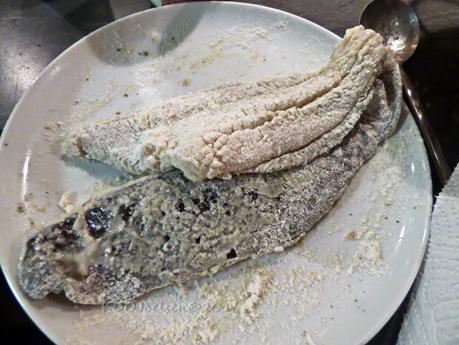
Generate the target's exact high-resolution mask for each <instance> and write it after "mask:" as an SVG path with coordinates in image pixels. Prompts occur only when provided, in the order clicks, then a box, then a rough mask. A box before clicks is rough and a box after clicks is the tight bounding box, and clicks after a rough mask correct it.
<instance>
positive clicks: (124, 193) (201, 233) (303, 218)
mask: <svg viewBox="0 0 459 345" xmlns="http://www.w3.org/2000/svg"><path fill="white" fill-rule="evenodd" d="M381 71H382V73H380V74H379V75H378V79H376V80H375V81H374V82H373V84H372V87H371V95H372V97H371V100H370V101H369V105H368V106H367V107H366V110H365V111H364V112H363V115H362V116H361V117H360V119H359V120H358V121H357V122H356V123H355V124H354V125H353V126H352V128H351V129H350V130H349V133H348V134H347V135H345V136H344V137H343V138H342V140H340V141H339V143H338V144H337V145H334V147H333V148H330V149H329V150H328V151H327V153H326V154H323V155H319V156H316V157H314V158H313V159H312V160H310V161H309V162H307V163H304V162H305V160H303V163H302V164H299V163H298V162H300V161H301V157H302V154H303V153H304V152H303V153H301V152H300V153H299V154H298V157H300V158H298V159H297V163H296V164H294V165H295V166H292V167H289V168H288V169H282V170H280V171H275V172H272V173H252V174H250V173H247V174H241V175H237V176H234V177H233V178H232V179H230V180H221V179H213V180H206V181H201V182H193V181H190V180H189V179H187V178H185V177H184V176H183V175H182V173H181V172H180V171H178V170H174V171H170V172H167V173H163V174H161V175H150V176H146V177H142V178H140V179H137V180H135V181H133V182H130V183H128V184H126V185H124V186H121V187H119V188H116V189H113V190H111V191H109V192H107V193H105V194H103V195H101V196H99V197H96V198H94V199H91V200H89V201H88V202H86V203H85V204H84V205H82V207H81V209H80V210H79V211H78V212H76V213H74V214H72V215H71V216H69V217H67V218H66V219H64V220H62V221H59V222H57V223H55V224H52V225H49V226H47V227H45V228H43V229H42V230H40V231H39V232H38V233H37V234H35V235H34V236H32V237H31V238H30V239H29V240H28V241H27V242H26V245H25V249H24V254H23V256H22V258H21V260H20V262H19V267H18V277H19V282H20V285H21V286H22V288H23V289H24V290H25V291H26V292H27V294H28V295H29V296H31V297H32V298H44V297H45V296H46V295H48V294H50V293H61V292H64V293H65V295H66V296H67V297H68V298H69V299H70V300H71V301H73V302H75V303H82V304H105V303H126V302H129V301H130V300H132V299H134V298H136V297H138V296H141V295H143V294H145V293H147V292H149V291H151V290H154V289H157V288H161V287H164V286H167V285H170V284H175V283H178V282H183V281H187V280H190V279H195V278H198V277H201V276H205V275H210V274H214V273H216V272H218V271H220V270H222V269H224V268H225V267H228V266H230V265H233V264H235V263H237V262H239V261H241V260H245V259H248V258H254V257H258V256H261V255H265V254H268V253H272V252H277V251H281V250H283V249H285V248H287V247H289V246H291V245H293V244H295V243H296V242H297V241H298V240H299V239H301V238H302V237H303V236H304V235H305V234H306V232H307V231H308V230H309V229H311V227H312V226H313V225H314V224H315V223H316V222H317V221H319V220H320V219H321V218H322V217H323V216H324V215H325V214H326V213H327V212H328V211H329V210H330V209H331V208H332V207H333V205H334V203H335V202H336V201H337V200H338V199H339V198H340V196H341V195H342V194H343V192H344V190H345V188H346V186H347V184H348V183H349V181H350V180H351V179H352V177H353V176H354V175H355V174H356V173H357V171H358V170H359V168H360V167H361V166H362V164H364V162H365V161H366V160H368V159H370V158H371V157H372V156H373V155H374V154H375V152H376V150H377V147H378V144H380V143H381V142H382V141H383V140H384V139H385V138H386V137H388V136H389V135H390V134H391V133H392V132H393V130H394V128H395V126H396V123H397V121H398V118H399V114H400V101H401V84H400V74H399V70H398V67H397V64H396V63H395V61H394V59H393V58H392V56H390V55H389V54H387V55H386V56H385V58H384V61H383V64H382V66H381ZM369 94H370V92H369ZM313 144H314V142H313ZM319 146H321V145H319Z"/></svg>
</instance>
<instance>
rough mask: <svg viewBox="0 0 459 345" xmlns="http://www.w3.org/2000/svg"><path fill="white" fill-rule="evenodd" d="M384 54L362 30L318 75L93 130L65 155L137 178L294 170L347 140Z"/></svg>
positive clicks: (210, 96)
mask: <svg viewBox="0 0 459 345" xmlns="http://www.w3.org/2000/svg"><path fill="white" fill-rule="evenodd" d="M386 54H387V48H386V47H385V46H384V45H383V43H382V38H381V36H380V35H378V34H377V33H375V32H374V31H371V30H365V29H364V28H363V27H356V28H353V29H350V30H348V31H347V32H346V35H345V37H344V38H343V39H342V40H341V42H340V43H339V44H338V46H337V47H336V49H335V51H334V53H333V54H332V56H331V59H330V63H329V64H327V65H326V66H325V67H324V68H323V69H322V70H320V71H318V72H316V73H312V74H294V75H290V76H286V77H282V78H272V79H267V80H262V81H258V82H253V83H236V84H230V85H224V86H220V87H217V88H215V89H212V90H207V91H201V92H198V93H195V94H191V95H187V96H184V97H179V98H176V99H172V100H169V101H166V102H163V103H159V104H155V105H152V106H150V107H148V108H147V109H143V110H140V111H138V112H135V113H133V114H127V115H125V116H122V117H120V118H114V119H108V120H102V121H98V122H95V123H91V124H89V125H87V126H85V127H83V128H80V129H77V130H76V131H74V132H73V133H71V134H70V135H69V137H68V139H67V140H66V141H65V143H64V151H65V152H66V153H67V154H68V155H70V156H79V157H84V158H87V159H94V160H99V161H102V162H105V163H107V164H110V165H112V166H114V167H116V168H118V169H121V170H124V171H127V172H129V173H132V174H135V175H145V174H151V173H156V172H158V171H168V170H171V169H173V168H177V169H179V170H181V171H182V172H183V173H184V175H185V176H186V177H188V178H189V179H191V180H193V181H201V180H205V179H211V178H214V177H222V178H225V177H230V176H231V175H232V174H238V173H242V172H250V171H256V172H269V171H274V170H280V169H287V168H289V167H292V166H295V165H298V164H302V163H304V158H305V157H307V159H308V160H311V159H313V158H314V157H316V156H317V155H318V154H321V153H325V152H328V150H330V149H331V148H332V147H334V146H336V145H338V144H339V142H340V141H341V140H342V139H343V138H344V136H345V135H346V134H347V133H349V132H350V130H351V129H352V128H353V126H354V125H355V124H356V123H357V121H358V120H359V118H360V116H361V115H362V113H363V111H364V110H365V108H366V106H367V105H368V103H369V102H370V101H371V97H372V92H371V89H372V85H373V84H374V81H375V79H376V77H377V75H378V74H379V73H380V72H381V65H382V62H383V61H384V59H385V57H386ZM320 138H322V140H318V139H320ZM310 145H313V147H312V148H309V146H310ZM319 146H320V147H319ZM301 150H305V151H307V152H308V153H307V154H301V153H298V152H300V151H301ZM294 152H296V153H295V154H293V155H292V153H294ZM298 155H300V156H301V158H300V159H295V158H293V157H294V156H298Z"/></svg>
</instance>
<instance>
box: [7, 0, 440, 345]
mask: <svg viewBox="0 0 459 345" xmlns="http://www.w3.org/2000/svg"><path fill="white" fill-rule="evenodd" d="M216 4H218V5H219V6H222V7H240V8H244V7H245V8H249V7H251V8H255V9H258V10H262V11H268V12H272V13H275V14H277V15H282V16H287V17H291V18H293V19H295V20H299V21H301V22H303V23H305V24H307V25H310V26H312V27H314V28H316V29H318V30H319V31H321V32H323V33H324V34H326V35H329V36H331V37H333V38H334V39H341V37H340V36H338V35H336V34H335V33H333V32H331V31H330V30H328V29H326V28H324V27H323V26H321V25H319V24H317V23H314V22H313V21H311V20H309V19H306V18H303V17H300V16H298V15H295V14H292V13H289V12H287V11H284V10H280V9H277V8H273V7H269V6H264V5H259V4H252V3H244V2H236V1H198V2H186V3H178V4H170V5H165V6H161V7H157V8H151V9H147V10H144V11H140V12H136V13H132V14H130V15H128V16H125V17H122V18H119V19H117V20H115V21H113V22H111V23H108V24H106V25H104V26H102V27H100V28H98V29H97V30H95V31H93V32H91V33H89V34H88V35H86V36H84V37H82V38H80V39H79V40H78V41H76V42H74V43H73V44H72V45H70V46H69V47H67V48H66V49H65V50H63V51H62V52H61V53H60V54H59V55H58V56H57V57H55V58H54V59H53V60H52V61H51V62H50V63H49V64H48V65H47V66H46V67H45V68H44V69H43V70H42V71H41V72H40V73H39V75H38V76H37V78H36V79H35V81H34V82H33V84H32V85H30V87H29V88H28V89H27V90H26V91H25V92H24V94H23V95H22V96H21V98H20V99H19V101H18V102H17V103H16V105H15V106H14V107H13V110H12V111H11V114H10V116H9V117H8V120H7V122H6V124H5V126H4V128H3V130H2V135H1V137H0V154H1V153H2V151H4V147H5V146H4V141H5V137H6V133H7V132H8V131H9V128H10V126H11V124H12V123H13V121H14V118H15V116H16V113H18V110H19V109H20V108H21V106H22V103H23V102H24V100H25V99H26V98H27V96H28V94H29V93H30V92H31V89H32V88H33V87H34V85H35V84H36V83H37V81H39V80H40V79H41V78H42V77H43V76H44V75H46V74H48V72H49V71H51V70H52V69H53V67H55V65H57V64H58V63H59V62H60V60H62V59H63V58H64V57H65V56H66V55H68V54H69V53H70V52H71V51H72V50H73V49H74V48H75V47H76V46H78V45H80V44H81V43H82V42H84V41H85V40H87V39H90V38H91V37H92V36H94V35H98V34H100V32H103V31H104V30H110V29H111V28H112V27H113V26H117V25H119V24H120V23H121V22H124V21H129V20H132V19H133V18H135V17H136V16H140V15H145V14H146V13H151V12H153V11H155V12H160V11H169V10H170V9H171V8H179V7H192V6H198V7H199V6H201V7H207V6H209V5H210V6H213V5H216ZM403 106H404V107H405V105H404V104H403ZM405 108H406V107H405ZM407 115H408V116H410V115H411V114H410V112H409V111H408V112H407ZM416 131H417V132H418V133H419V130H418V129H417V127H416ZM421 154H422V156H423V159H424V161H425V162H428V157H427V152H426V149H425V146H424V145H421ZM425 170H426V174H427V176H431V170H430V166H429V165H428V164H426V166H425ZM0 177H1V171H0ZM427 180H428V186H427V189H428V190H426V192H428V193H429V195H430V198H429V200H428V202H429V205H428V206H430V207H431V208H432V205H433V196H432V179H431V178H427ZM430 218H431V213H426V215H425V218H424V223H425V224H426V226H425V228H424V229H423V230H422V231H423V236H422V245H421V247H420V248H419V249H420V250H419V253H418V255H416V257H417V259H416V260H415V264H414V265H412V267H411V270H410V272H409V274H408V275H407V279H405V282H404V284H402V285H403V287H402V288H401V290H400V292H403V293H400V294H399V295H398V298H393V299H392V304H391V307H390V308H386V309H385V310H386V313H383V312H382V313H381V314H380V317H379V319H378V320H377V321H375V322H374V323H373V327H369V328H368V329H367V331H366V332H363V333H361V335H360V336H359V338H360V341H359V344H365V343H367V342H368V341H369V340H371V338H373V337H374V336H375V335H376V334H377V333H378V332H379V331H380V330H381V329H382V328H383V326H384V325H385V324H386V323H387V322H388V321H389V320H390V318H391V317H392V316H393V315H394V313H395V312H396V311H397V309H398V308H399V306H400V305H401V303H402V302H403V300H404V299H405V297H406V296H407V294H408V292H409V290H410V288H411V286H412V285H413V283H414V281H415V279H416V276H417V274H418V272H419V270H420V267H421V264H422V262H423V260H424V256H425V252H426V249H427V244H428V238H429V235H430ZM4 261H5V259H4V257H3V256H0V267H1V270H2V272H3V275H4V277H5V280H6V282H7V284H8V287H9V289H10V290H11V292H12V293H13V296H14V297H15V299H16V301H17V302H18V304H19V305H20V306H21V308H22V309H23V310H24V312H25V313H26V314H27V316H28V317H29V318H30V319H31V320H32V321H33V323H34V324H35V325H36V326H37V327H38V328H39V329H40V331H41V332H42V333H43V334H44V335H45V336H46V337H48V338H49V339H50V340H51V341H52V342H53V343H58V342H57V340H58V339H57V336H55V335H54V334H53V332H52V331H49V330H48V329H47V325H46V323H45V322H42V320H41V318H40V317H39V313H34V312H32V311H31V310H29V307H28V306H27V305H26V304H25V302H24V301H23V297H22V296H21V295H20V294H19V292H18V291H17V289H16V287H15V284H14V283H13V279H15V276H13V274H11V272H9V270H8V269H7V268H6V263H5V262H4ZM7 272H8V273H10V274H7Z"/></svg>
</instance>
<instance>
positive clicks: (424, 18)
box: [0, 0, 459, 345]
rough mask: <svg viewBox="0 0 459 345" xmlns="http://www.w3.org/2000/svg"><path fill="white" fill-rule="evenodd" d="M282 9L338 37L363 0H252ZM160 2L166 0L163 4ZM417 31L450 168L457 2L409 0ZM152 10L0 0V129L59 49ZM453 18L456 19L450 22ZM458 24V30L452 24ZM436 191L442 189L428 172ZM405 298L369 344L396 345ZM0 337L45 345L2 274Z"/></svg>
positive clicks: (421, 67)
mask: <svg viewBox="0 0 459 345" xmlns="http://www.w3.org/2000/svg"><path fill="white" fill-rule="evenodd" d="M250 2H254V3H263V4H266V5H271V6H273V7H278V8H282V9H285V10H288V11H290V12H293V13H296V14H299V15H301V16H303V17H306V18H308V19H311V20H313V21H315V22H317V23H318V24H320V25H322V26H324V27H326V28H328V29H330V30H332V31H334V32H335V33H337V34H339V35H342V34H343V31H344V29H345V28H346V27H349V26H353V25H355V24H357V22H358V18H359V16H360V13H361V10H362V9H363V7H364V6H365V4H366V3H368V2H369V1H358V0H355V1H345V0H335V1H318V0H310V1H306V0H304V1H299V0H296V1H295V0H293V1H279V0H271V1H269V0H268V1H250ZM163 3H164V1H163ZM412 3H413V6H414V7H415V8H416V10H417V12H418V14H419V16H420V18H421V24H422V25H421V26H422V31H423V36H422V40H421V43H420V46H419V49H418V50H417V51H416V53H415V55H414V56H413V57H412V58H411V59H410V60H409V61H408V62H407V63H405V68H406V71H407V73H408V75H409V76H410V77H411V78H412V79H413V82H414V84H415V86H416V87H417V90H418V92H419V94H420V96H421V100H422V102H423V104H424V106H425V109H426V113H427V116H428V118H429V119H430V121H431V122H432V125H433V127H434V129H435V131H436V133H437V136H438V138H439V140H440V143H441V145H442V147H443V150H444V152H445V155H446V157H447V160H448V163H449V165H450V167H451V168H452V169H453V168H454V167H455V165H456V164H457V163H458V161H459V135H458V133H459V131H458V129H459V80H458V76H459V2H455V1H429V2H427V1H413V2H412ZM151 7H153V5H151V3H150V2H149V1H147V0H125V1H121V0H118V1H114V0H72V1H70V0H67V1H65V0H47V1H46V0H0V131H1V129H2V128H3V127H4V125H5V123H6V120H7V118H8V116H9V114H10V112H11V110H12V109H13V107H14V105H15V104H16V103H17V101H18V100H19V98H20V97H21V95H22V94H23V93H24V91H25V90H27V88H28V87H29V86H30V85H31V84H32V83H33V82H34V80H35V79H36V77H37V76H38V74H39V73H40V72H41V70H42V69H43V68H44V67H45V66H46V65H47V64H48V63H49V62H51V61H52V60H53V59H54V58H55V57H56V56H57V55H59V54H60V53H61V52H62V51H63V50H64V49H65V48H67V47H68V46H69V45H71V44H72V43H74V42H76V41H77V40H78V39H80V38H81V37H83V36H85V35H87V34H88V33H90V32H92V31H94V30H95V29H97V28H99V27H101V26H103V25H105V24H107V23H109V22H111V21H113V20H116V19H118V18H120V17H123V16H125V15H128V14H131V13H134V12H137V11H141V10H144V9H148V8H151ZM455 23H457V24H455ZM455 25H457V28H455ZM433 180H434V194H438V192H439V191H440V188H441V186H440V185H439V184H438V181H437V180H436V176H433ZM405 308H406V301H405V302H404V303H403V304H402V306H401V307H400V308H399V310H398V311H397V313H395V315H394V316H393V317H392V319H391V320H390V321H389V322H388V324H387V325H386V326H385V327H384V328H383V329H382V330H381V331H380V332H379V333H378V335H376V337H375V338H374V339H373V340H372V341H371V342H370V343H369V345H389V344H395V342H396V339H397V333H398V330H399V328H400V323H401V321H402V318H403V313H404V311H405ZM0 339H8V340H11V342H13V341H14V343H15V344H49V343H50V341H49V340H48V339H47V338H46V337H45V336H44V335H43V334H42V333H41V331H40V330H38V329H37V328H36V326H35V325H34V324H33V323H32V322H31V321H30V319H29V318H28V317H27V315H26V314H25V313H24V312H23V311H22V309H21V308H20V306H19V304H18V303H17V302H16V300H15V299H14V297H13V296H12V293H11V291H10V290H9V288H8V285H7V283H6V281H5V279H4V277H3V274H0Z"/></svg>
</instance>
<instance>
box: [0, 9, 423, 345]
mask: <svg viewBox="0 0 459 345" xmlns="http://www.w3.org/2000/svg"><path fill="white" fill-rule="evenodd" d="M337 41H338V37H336V36H334V35H333V34H331V33H329V32H328V31H326V30H325V29H323V28H320V27H319V26H317V25H315V24H313V23H311V22H308V21H306V20H304V19H301V18H298V17H295V16H292V15H290V14H287V13H284V12H280V11H277V10H272V9H268V8H264V7H260V6H253V5H246V4H236V3H218V2H216V3H211V4H209V3H194V4H183V5H175V6H168V7H164V8H160V9H155V10H151V11H146V12H143V13H139V14H135V15H133V16H130V17H127V18H124V19H122V20H119V21H117V22H115V23H113V24H111V25H109V26H107V27H105V28H103V29H101V30H99V31H97V32H95V33H93V34H92V35H90V36H88V37H87V38H85V39H83V40H82V41H80V42H78V43H77V44H76V45H75V46H73V47H72V48H70V49H69V50H67V51H66V52H65V53H64V54H62V55H61V56H60V57H59V58H57V59H56V60H55V61H54V62H53V63H52V64H51V65H50V66H49V67H48V68H47V69H46V70H45V71H44V73H43V74H42V75H41V76H40V78H39V79H38V80H37V82H36V83H35V84H34V86H33V87H32V88H31V89H30V90H29V92H28V93H27V94H26V95H25V96H24V97H23V98H22V99H21V101H20V102H19V104H18V105H17V107H16V108H15V110H14V112H13V114H12V116H11V117H10V121H9V123H8V125H7V128H6V129H5V133H4V135H3V137H2V149H1V151H0V158H1V159H2V161H3V162H4V168H3V169H2V171H1V172H0V174H1V179H0V181H1V197H2V199H3V200H9V203H8V205H6V207H4V208H2V210H0V217H1V218H2V220H3V223H4V226H3V227H2V229H1V230H0V231H1V234H2V239H3V241H2V243H0V253H1V256H0V260H1V264H2V269H3V270H4V272H5V275H6V277H7V279H8V282H9V283H10V285H11V287H12V289H13V291H14V292H15V295H16V296H17V298H18V300H19V301H20V303H21V305H22V306H23V307H24V309H25V310H26V311H27V312H28V314H29V315H30V316H31V318H32V319H33V320H34V322H36V323H37V325H38V326H39V327H40V328H41V329H42V330H43V331H44V332H45V333H46V334H47V335H48V336H49V337H50V338H51V339H52V340H53V341H55V342H56V343H81V344H92V343H104V342H115V343H116V342H118V343H123V342H134V343H138V344H142V343H145V344H149V343H152V342H155V343H161V342H163V343H166V344H167V343H171V342H174V343H178V344H180V343H185V344H189V343H196V344H199V343H201V344H205V343H218V344H232V343H240V341H241V339H243V341H244V343H247V344H252V343H253V344H255V343H259V342H260V340H262V341H263V342H264V343H267V344H279V343H291V344H304V343H310V344H341V343H342V339H346V342H348V343H353V344H354V343H355V344H358V343H363V342H365V341H367V340H368V339H369V338H370V337H371V336H373V335H374V334H375V333H376V332H377V331H378V329H379V328H380V327H382V325H383V324H384V322H385V321H387V320H388V318H389V317H390V315H391V314H392V313H393V312H394V311H395V310H396V308H397V306H398V305H399V304H400V302H401V301H402V299H403V297H404V296H405V294H406V292H407V291H408V289H409V287H410V285H411V284H412V282H413V280H414V277H415V275H416V272H417V270H418V268H419V265H420V262H421V260H422V256H423V253H424V249H425V244H426V238H427V233H428V218H429V214H430V206H431V194H430V178H429V168H428V163H427V159H426V156H425V152H424V148H423V145H422V141H421V139H420V137H419V134H418V132H417V129H416V126H415V124H414V122H413V121H412V119H411V117H410V116H407V117H406V118H404V120H403V122H402V125H401V127H400V129H399V130H398V132H397V133H396V134H395V135H394V136H393V137H391V138H390V139H389V140H387V142H386V143H385V144H384V145H383V146H382V147H380V149H379V151H378V153H377V154H376V156H375V157H374V158H373V159H372V160H371V161H370V162H369V163H368V164H366V165H365V166H364V167H363V168H362V169H361V170H360V172H359V173H358V174H357V176H356V177H355V178H354V180H353V181H352V183H351V184H350V186H349V187H348V189H347V191H346V192H345V194H344V195H343V197H342V199H341V200H340V201H339V202H338V203H337V205H336V206H335V207H334V208H333V209H332V211H331V212H330V213H329V214H328V215H327V216H326V218H324V219H323V220H322V221H321V222H320V223H319V224H318V225H317V226H316V228H315V229H314V230H313V231H311V232H310V233H309V234H308V235H307V236H306V238H305V240H304V241H302V242H301V243H299V244H298V245H297V246H295V247H293V248H292V249H290V250H287V251H284V252H281V253H277V254H274V255H268V256H266V257H262V258H260V259H257V260H254V261H248V262H244V263H241V264H239V265H237V266H235V267H232V268H230V269H229V270H227V271H225V272H222V273H220V274H218V275H216V276H213V277H211V278H205V279H201V280H198V281H195V282H192V283H189V284H186V285H183V286H177V287H169V288H165V289H161V290H158V291H156V292H153V293H151V294H148V295H146V296H144V297H142V298H140V299H139V300H136V301H134V302H132V303H130V304H127V305H124V306H122V307H120V306H115V305H106V306H104V307H100V308H93V307H75V306H73V305H70V304H68V303H67V302H66V301H65V300H64V299H61V298H59V297H54V298H48V299H44V300H40V301H32V300H30V299H28V298H26V296H25V295H24V294H23V292H22V291H21V290H20V288H19V286H18V284H17V281H16V278H15V277H16V263H17V260H18V257H19V255H20V253H19V250H20V247H21V245H22V241H23V240H24V238H25V236H26V233H27V231H28V229H29V228H30V227H31V226H32V228H33V227H34V226H35V227H36V228H39V227H41V226H42V225H43V224H45V223H49V222H51V221H52V220H53V219H55V218H56V217H58V216H59V215H61V216H62V215H63V212H62V210H61V209H60V208H59V207H58V203H59V201H60V199H61V197H62V195H63V193H65V192H67V193H75V194H68V196H69V198H64V199H63V200H62V203H61V206H63V207H64V208H67V209H69V207H71V204H72V202H73V201H74V202H76V203H78V202H81V201H83V200H85V199H86V198H88V197H89V196H91V195H93V194H94V192H95V191H97V192H100V191H101V190H103V189H104V188H106V186H107V185H113V184H116V183H117V181H125V179H126V178H127V177H126V176H122V175H119V173H118V172H116V171H114V170H111V169H110V168H108V167H106V166H103V165H100V164H96V163H87V162H86V163H71V162H69V161H66V162H65V161H63V160H62V159H61V157H60V154H59V153H58V152H59V151H58V146H59V145H58V143H57V142H58V141H59V138H60V137H61V136H62V135H63V131H64V130H65V129H66V128H69V127H74V126H78V125H84V124H85V123H86V122H88V121H90V120H93V119H95V118H101V117H104V116H112V115H114V116H123V113H125V112H126V111H128V110H132V109H136V108H139V109H140V108H141V107H142V106H143V105H145V104H147V103H150V102H151V101H152V100H155V99H157V100H162V99H167V98H171V97H174V96H177V95H180V94H184V93H187V92H190V91H196V90H200V89H204V88H210V87H213V86H215V85H217V84H221V83H222V82H231V81H241V80H248V81H249V80H257V79H260V78H264V77H268V76H273V75H276V74H283V73H288V72H299V71H302V72H305V71H313V70H317V69H318V68H319V67H321V66H323V65H324V64H325V63H326V62H327V58H328V56H329V54H330V52H331V51H332V49H333V47H334V46H335V45H336V43H337ZM197 46H199V47H200V49H196V47H197ZM50 94H52V95H53V97H49V96H48V95H50ZM30 133H32V134H30ZM25 137H26V138H28V140H22V139H20V138H25ZM70 196H71V198H70ZM73 198H75V200H71V199H73Z"/></svg>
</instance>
